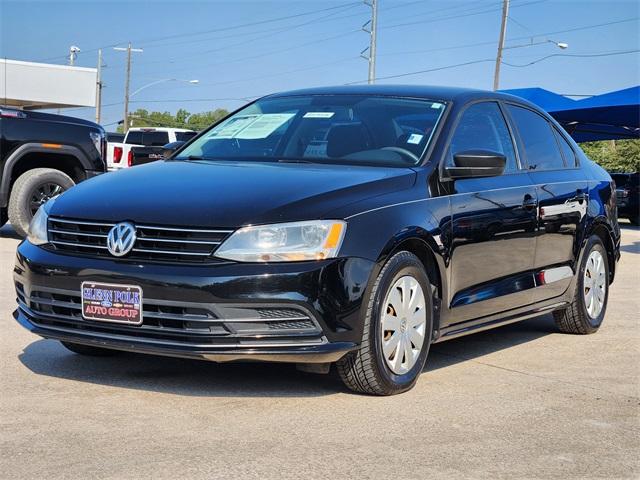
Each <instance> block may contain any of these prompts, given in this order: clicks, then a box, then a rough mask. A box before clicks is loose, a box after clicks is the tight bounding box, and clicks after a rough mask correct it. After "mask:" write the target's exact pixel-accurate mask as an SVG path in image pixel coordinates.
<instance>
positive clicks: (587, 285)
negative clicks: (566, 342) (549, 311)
mask: <svg viewBox="0 0 640 480" xmlns="http://www.w3.org/2000/svg"><path fill="white" fill-rule="evenodd" d="M608 298H609V260H608V258H607V251H606V250H605V248H604V245H603V244H602V240H600V237H598V236H597V235H592V236H591V238H589V240H588V241H587V246H586V247H585V251H584V255H583V259H582V264H581V265H580V270H578V278H577V281H576V291H575V293H574V296H573V301H572V302H571V305H569V306H568V307H567V308H566V309H565V310H560V311H556V312H553V316H554V318H555V321H556V325H557V327H558V329H559V330H560V331H561V332H563V333H573V334H579V335H586V334H589V333H595V332H596V331H597V330H598V328H600V325H601V324H602V320H603V319H604V314H605V311H606V309H607V300H608Z"/></svg>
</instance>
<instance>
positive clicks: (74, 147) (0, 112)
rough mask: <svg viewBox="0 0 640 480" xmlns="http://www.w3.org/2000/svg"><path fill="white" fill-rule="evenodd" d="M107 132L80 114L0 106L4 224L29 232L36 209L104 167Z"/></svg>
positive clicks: (0, 211)
mask: <svg viewBox="0 0 640 480" xmlns="http://www.w3.org/2000/svg"><path fill="white" fill-rule="evenodd" d="M105 149H106V142H105V132H104V130H103V129H102V127H101V126H100V125H97V124H95V123H92V122H88V121H86V120H81V119H79V118H72V117H65V116H62V115H53V114H48V113H41V112H33V111H22V110H16V109H11V108H5V107H1V108H0V226H2V225H4V224H5V223H6V222H7V218H8V219H10V220H11V224H12V225H13V227H14V229H15V230H16V232H17V233H18V234H19V235H23V236H24V235H26V232H27V228H28V227H29V222H30V221H31V218H32V217H33V215H34V213H35V212H36V210H37V209H38V207H40V205H42V204H43V203H44V202H46V201H47V200H48V199H49V198H52V197H54V196H56V195H58V194H60V193H62V192H63V191H65V190H67V189H68V188H70V187H72V186H73V185H75V184H76V183H78V182H80V181H82V180H85V179H87V178H90V177H93V176H95V175H98V174H100V173H104V172H105V171H106V165H105V162H104V160H103V159H104V156H105Z"/></svg>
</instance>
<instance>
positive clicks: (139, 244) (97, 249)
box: [48, 217, 232, 263]
mask: <svg viewBox="0 0 640 480" xmlns="http://www.w3.org/2000/svg"><path fill="white" fill-rule="evenodd" d="M114 225H115V224H113V223H102V222H88V221H84V220H67V219H62V218H56V217H50V218H49V224H48V232H49V242H50V244H51V245H52V246H53V248H54V249H55V250H56V251H59V252H61V253H68V254H73V255H90V256H98V257H107V258H112V259H114V258H116V257H113V256H112V255H111V254H110V253H109V251H108V250H107V234H108V233H109V230H111V228H112V227H113V226H114ZM231 232H232V230H205V229H190V228H178V227H161V226H151V225H136V234H137V240H136V243H135V245H134V246H133V249H132V250H131V252H129V253H128V254H127V255H125V256H124V257H120V258H122V259H125V260H141V261H159V262H181V263H182V262H195V263H202V262H212V261H215V259H214V258H213V257H212V254H213V252H214V251H215V250H216V248H218V246H219V245H220V244H221V243H222V242H223V241H224V240H225V239H226V238H227V237H228V236H229V234H231Z"/></svg>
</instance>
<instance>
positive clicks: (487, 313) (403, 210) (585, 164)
mask: <svg viewBox="0 0 640 480" xmlns="http://www.w3.org/2000/svg"><path fill="white" fill-rule="evenodd" d="M619 244H620V231H619V227H618V224H617V221H616V194H615V187H614V184H613V182H612V180H611V177H610V176H609V175H608V174H607V173H606V172H605V171H604V170H602V169H601V168H600V167H598V166H597V165H596V164H594V163H593V162H591V161H590V160H588V159H587V158H586V157H585V155H584V154H583V152H582V151H581V150H580V148H579V147H578V146H577V145H576V143H575V142H574V141H573V140H572V139H571V138H570V137H569V136H568V135H567V134H566V132H565V131H564V130H562V128H561V127H560V126H559V125H558V124H557V123H556V122H555V121H554V120H553V119H552V118H551V117H550V116H549V115H547V114H546V113H544V112H542V111H540V110H539V109H538V108H537V107H535V106H534V105H532V104H530V103H527V102H525V101H523V100H521V99H518V98H515V97H512V96H509V95H505V94H498V93H493V92H484V91H472V90H464V89H452V88H433V87H418V86H366V87H335V88H320V89H312V90H303V91H295V92H288V93H280V94H276V95H270V96H267V97H264V98H261V99H259V100H257V101H255V102H253V103H251V104H249V105H247V106H246V107H244V108H242V109H240V110H238V111H237V112H235V113H233V114H231V115H230V116H228V117H227V118H225V119H223V120H222V121H220V122H219V123H217V124H215V125H213V126H212V127H211V128H209V129H208V130H206V131H204V132H202V133H201V134H200V135H199V136H198V137H196V138H195V139H193V140H191V141H190V142H189V143H187V144H186V145H182V146H179V147H178V148H177V150H176V151H175V153H174V154H173V155H172V156H171V157H170V158H169V159H167V160H163V161H159V162H156V163H152V164H148V165H144V166H140V167H135V168H132V169H129V170H125V171H120V172H117V173H113V174H110V175H104V176H101V177H98V178H95V179H93V180H90V181H88V182H84V183H83V184H81V185H79V186H77V187H74V188H73V189H71V190H69V191H67V192H65V193H64V194H62V195H61V196H59V197H57V198H55V199H53V200H51V201H49V202H48V203H47V204H46V205H44V206H43V207H42V208H41V209H40V210H39V211H38V213H37V215H36V216H35V218H34V220H33V222H32V225H31V228H30V234H29V238H28V239H27V240H26V241H24V242H23V243H22V244H21V245H20V246H19V248H18V255H17V261H16V265H15V270H14V272H15V273H14V278H15V286H16V291H17V296H18V309H17V310H16V312H15V318H16V319H17V321H18V322H20V323H21V324H22V325H23V326H24V327H26V328H28V329H29V330H31V331H32V332H34V333H36V334H38V335H40V336H43V337H46V338H53V339H58V340H60V341H62V342H63V344H64V345H65V346H67V348H69V349H70V350H72V351H74V352H77V353H81V354H108V353H113V352H115V351H117V350H128V351H135V352H144V353H150V354H158V355H170V356H180V357H190V358H200V359H206V360H213V361H218V362H226V361H243V360H260V361H279V362H293V363H296V364H298V365H300V366H301V367H302V368H305V369H307V370H313V371H317V372H321V371H328V370H329V367H330V365H331V364H332V363H335V364H336V366H337V371H338V372H339V374H340V376H341V377H342V379H343V380H344V382H345V384H346V385H347V386H348V387H349V388H351V389H353V390H356V391H359V392H365V393H370V394H377V395H389V394H394V393H398V392H402V391H405V390H407V389H409V388H411V387H412V386H413V385H414V384H415V382H416V381H417V379H418V377H419V374H420V373H421V372H422V370H423V368H424V365H425V362H426V359H427V354H428V352H429V346H430V345H431V344H432V343H435V342H441V341H444V340H447V339H451V338H455V337H458V336H461V335H466V334H469V333H473V332H477V331H481V330H485V329H488V328H493V327H496V326H499V325H503V324H506V323H510V322H514V321H518V320H522V319H525V318H528V317H531V316H535V315H540V314H541V313H544V312H553V313H554V315H555V318H556V321H557V325H558V328H559V329H560V330H561V331H563V332H569V333H579V334H587V333H592V332H595V331H596V330H597V329H598V328H599V327H600V325H601V323H602V321H603V318H604V315H605V310H606V305H607V298H608V291H609V285H610V283H611V282H612V281H613V278H614V273H615V267H616V261H617V259H618V258H619Z"/></svg>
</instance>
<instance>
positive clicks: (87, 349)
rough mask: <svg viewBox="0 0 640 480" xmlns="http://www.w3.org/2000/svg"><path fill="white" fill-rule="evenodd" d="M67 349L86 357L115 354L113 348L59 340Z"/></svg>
mask: <svg viewBox="0 0 640 480" xmlns="http://www.w3.org/2000/svg"><path fill="white" fill-rule="evenodd" d="M60 343H61V344H62V345H63V346H64V347H65V348H66V349H67V350H70V351H72V352H73V353H77V354H78V355H85V356H88V357H110V356H113V355H115V354H116V353H118V352H116V351H115V350H109V349H108V348H100V347H92V346H91V345H82V344H80V343H71V342H60Z"/></svg>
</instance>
